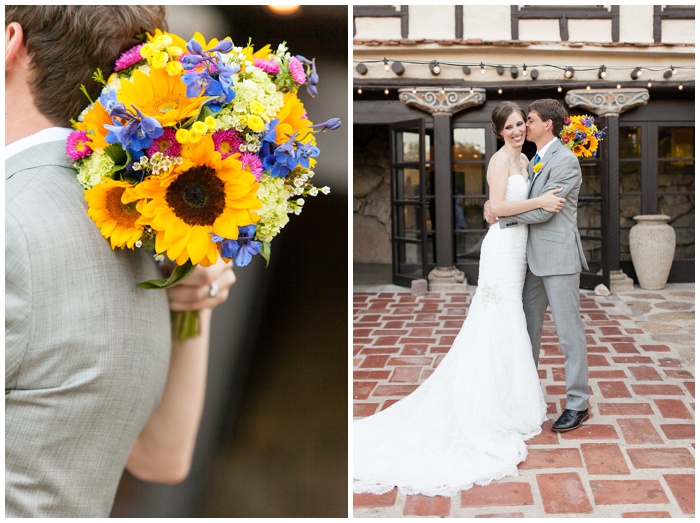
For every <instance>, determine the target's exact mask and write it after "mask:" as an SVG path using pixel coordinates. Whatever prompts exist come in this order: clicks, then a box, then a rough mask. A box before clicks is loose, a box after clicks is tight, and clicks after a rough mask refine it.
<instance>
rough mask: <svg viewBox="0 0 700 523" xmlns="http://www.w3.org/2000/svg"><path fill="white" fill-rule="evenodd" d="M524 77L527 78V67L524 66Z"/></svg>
mask: <svg viewBox="0 0 700 523" xmlns="http://www.w3.org/2000/svg"><path fill="white" fill-rule="evenodd" d="M523 76H527V66H526V65H525V64H523Z"/></svg>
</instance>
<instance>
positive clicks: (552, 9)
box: [510, 5, 620, 42]
mask: <svg viewBox="0 0 700 523" xmlns="http://www.w3.org/2000/svg"><path fill="white" fill-rule="evenodd" d="M528 19H529V20H532V19H539V20H559V36H560V37H561V41H562V42H568V41H569V19H574V20H610V21H611V22H612V29H611V33H612V34H611V37H612V41H613V42H619V41H620V6H619V5H612V6H610V9H608V8H606V7H605V6H602V5H592V6H586V7H585V8H582V7H568V6H541V5H523V6H517V5H512V6H511V7H510V28H511V30H510V32H511V38H512V39H513V40H518V39H519V24H520V20H528Z"/></svg>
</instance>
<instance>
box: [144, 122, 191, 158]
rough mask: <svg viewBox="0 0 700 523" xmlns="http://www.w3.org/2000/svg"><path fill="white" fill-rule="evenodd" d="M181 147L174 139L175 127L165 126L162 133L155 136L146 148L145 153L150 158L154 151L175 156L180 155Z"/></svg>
mask: <svg viewBox="0 0 700 523" xmlns="http://www.w3.org/2000/svg"><path fill="white" fill-rule="evenodd" d="M181 151H182V147H181V146H180V144H179V143H178V141H177V140H176V139H175V129H173V128H172V127H167V128H166V129H164V130H163V134H162V135H161V136H160V137H158V138H156V139H155V140H154V141H153V145H151V146H150V147H149V148H148V149H147V150H146V154H147V155H148V157H149V158H150V157H151V156H153V155H154V154H156V153H163V154H164V155H165V156H171V157H176V156H180V152H181Z"/></svg>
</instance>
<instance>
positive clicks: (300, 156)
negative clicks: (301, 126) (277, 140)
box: [296, 142, 321, 169]
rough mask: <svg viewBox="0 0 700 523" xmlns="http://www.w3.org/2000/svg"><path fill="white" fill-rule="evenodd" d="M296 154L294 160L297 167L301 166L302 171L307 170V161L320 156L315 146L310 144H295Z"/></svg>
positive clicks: (308, 164)
mask: <svg viewBox="0 0 700 523" xmlns="http://www.w3.org/2000/svg"><path fill="white" fill-rule="evenodd" d="M296 145H297V152H296V159H297V165H301V166H302V167H303V168H304V169H308V168H309V166H310V163H309V159H310V158H315V157H316V156H318V155H319V154H320V152H321V151H320V150H319V148H318V147H316V146H315V145H312V144H310V143H301V142H297V143H296Z"/></svg>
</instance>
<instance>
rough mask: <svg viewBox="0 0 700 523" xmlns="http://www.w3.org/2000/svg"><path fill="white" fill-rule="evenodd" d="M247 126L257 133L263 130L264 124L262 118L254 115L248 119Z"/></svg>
mask: <svg viewBox="0 0 700 523" xmlns="http://www.w3.org/2000/svg"><path fill="white" fill-rule="evenodd" d="M247 125H248V128H249V129H250V130H251V131H253V132H254V133H259V132H261V131H263V130H264V129H265V122H263V120H262V118H260V117H259V116H256V115H254V114H251V115H250V116H249V117H248V121H247Z"/></svg>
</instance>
